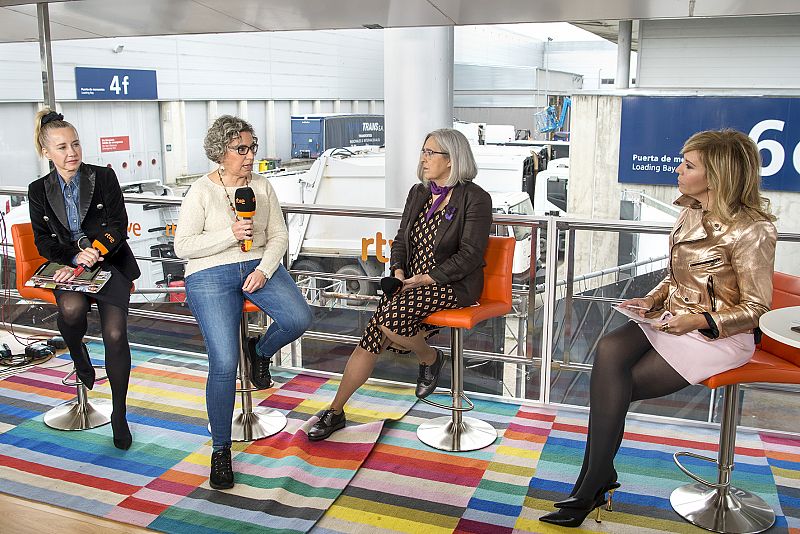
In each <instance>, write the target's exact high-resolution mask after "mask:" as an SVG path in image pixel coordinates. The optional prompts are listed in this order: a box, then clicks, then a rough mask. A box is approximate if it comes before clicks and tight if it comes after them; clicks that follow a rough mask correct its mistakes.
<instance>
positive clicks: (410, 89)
mask: <svg viewBox="0 0 800 534" xmlns="http://www.w3.org/2000/svg"><path fill="white" fill-rule="evenodd" d="M383 54H384V69H383V72H384V74H383V87H384V116H385V123H386V182H385V184H386V185H385V192H386V206H387V207H402V206H403V203H404V202H405V199H406V196H407V195H408V190H409V189H410V188H411V186H412V185H413V184H415V183H417V164H418V162H419V151H420V148H422V141H423V139H424V137H425V134H427V133H428V132H430V131H431V130H435V129H437V128H452V127H453V28H452V26H447V27H435V28H391V29H387V30H384V53H383ZM387 232H389V229H388V228H387Z"/></svg>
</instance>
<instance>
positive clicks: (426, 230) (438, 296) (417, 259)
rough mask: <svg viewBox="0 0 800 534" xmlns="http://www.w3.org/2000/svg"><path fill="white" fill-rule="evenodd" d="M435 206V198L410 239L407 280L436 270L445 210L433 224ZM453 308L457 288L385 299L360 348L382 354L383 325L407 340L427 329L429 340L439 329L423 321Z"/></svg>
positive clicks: (437, 287)
mask: <svg viewBox="0 0 800 534" xmlns="http://www.w3.org/2000/svg"><path fill="white" fill-rule="evenodd" d="M432 204H433V196H431V198H429V199H428V201H427V202H426V203H425V206H424V207H423V208H422V211H420V213H419V215H418V216H417V218H416V220H415V221H414V225H413V226H412V227H411V232H410V239H409V240H410V243H409V245H410V246H409V249H410V250H411V260H410V261H409V262H408V268H409V271H410V272H407V273H405V274H406V278H410V277H411V276H414V275H416V274H425V273H429V272H430V271H431V270H432V269H433V268H434V267H435V266H436V262H435V260H434V257H433V243H434V239H435V238H436V230H437V228H438V227H439V223H440V222H441V221H442V217H444V211H445V210H444V209H440V210H439V211H437V212H436V213H434V215H433V217H431V218H430V220H429V221H426V220H425V213H427V211H428V209H430V207H431V205H432ZM452 308H458V304H457V301H456V295H455V293H454V292H453V288H452V287H450V286H449V285H443V286H440V285H438V284H432V285H427V286H420V287H415V288H413V289H408V290H406V291H402V292H400V293H396V294H395V296H394V297H392V298H391V299H390V298H389V297H387V296H386V295H384V296H383V298H381V301H380V303H379V304H378V309H377V310H376V311H375V314H374V315H373V316H372V318H371V319H370V321H369V324H367V328H366V330H365V331H364V336H363V337H362V338H361V344H360V346H361V348H363V349H364V350H366V351H368V352H371V353H373V354H378V353H379V352H380V351H381V338H383V332H381V329H380V325H383V326H385V327H387V328H388V329H389V330H391V331H392V332H394V333H396V334H398V335H400V336H404V337H413V336H415V335H417V333H418V332H419V331H420V329H423V330H426V331H427V334H426V335H425V338H426V339H427V338H429V337H430V336H432V335H434V334H435V333H436V331H437V327H435V326H433V325H429V324H424V323H423V322H422V321H423V320H424V319H425V318H426V317H428V316H429V315H431V314H432V313H434V312H437V311H440V310H445V309H452ZM389 349H390V350H393V351H395V352H399V353H403V354H407V353H408V352H409V351H407V350H402V349H398V348H395V347H393V346H390V347H389Z"/></svg>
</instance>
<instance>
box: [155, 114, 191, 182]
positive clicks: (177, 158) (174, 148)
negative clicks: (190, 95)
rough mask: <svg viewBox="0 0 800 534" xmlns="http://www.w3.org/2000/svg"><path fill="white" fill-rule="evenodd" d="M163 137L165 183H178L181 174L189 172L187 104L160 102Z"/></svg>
mask: <svg viewBox="0 0 800 534" xmlns="http://www.w3.org/2000/svg"><path fill="white" fill-rule="evenodd" d="M159 108H160V114H161V139H162V140H163V142H164V146H163V153H162V158H161V160H162V161H163V162H164V166H163V167H164V169H163V172H164V183H166V184H167V185H170V184H175V183H177V178H178V177H179V176H186V175H187V174H189V154H188V151H187V150H186V105H185V103H184V102H183V101H180V102H160V103H159Z"/></svg>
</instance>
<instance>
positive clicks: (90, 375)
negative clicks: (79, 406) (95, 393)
mask: <svg viewBox="0 0 800 534" xmlns="http://www.w3.org/2000/svg"><path fill="white" fill-rule="evenodd" d="M81 350H82V352H83V354H81V355H80V356H74V355H73V354H72V353H71V352H70V354H69V356H70V358H72V363H73V364H75V374H76V375H77V376H78V380H80V381H81V382H82V383H83V385H84V386H86V389H92V388H93V387H94V380H95V378H96V376H97V375H96V373H95V370H94V367H93V366H92V360H91V358H89V349H88V348H86V343H81Z"/></svg>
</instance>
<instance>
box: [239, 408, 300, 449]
mask: <svg viewBox="0 0 800 534" xmlns="http://www.w3.org/2000/svg"><path fill="white" fill-rule="evenodd" d="M286 422H287V420H286V416H285V415H283V414H282V413H281V412H279V411H278V410H275V409H273V408H264V407H255V408H253V411H252V412H249V413H241V412H240V413H238V414H234V416H233V421H232V422H231V440H232V441H253V440H256V439H261V438H266V437H269V436H272V435H275V434H277V433H278V432H280V431H281V430H283V429H284V428H286Z"/></svg>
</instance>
